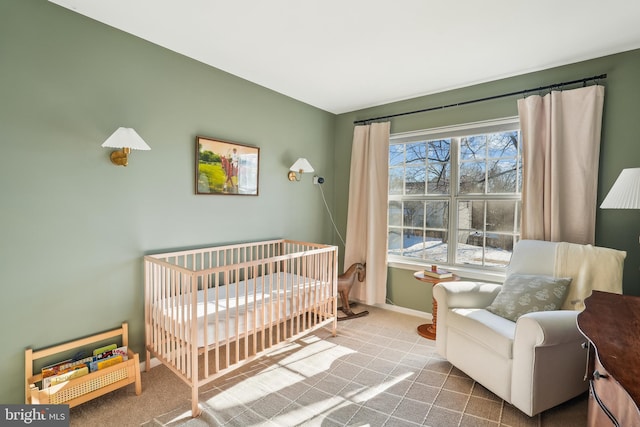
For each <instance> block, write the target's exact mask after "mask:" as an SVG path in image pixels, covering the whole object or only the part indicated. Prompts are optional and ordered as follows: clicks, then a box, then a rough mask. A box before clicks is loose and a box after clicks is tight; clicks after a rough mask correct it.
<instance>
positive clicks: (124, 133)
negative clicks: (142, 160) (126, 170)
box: [102, 127, 151, 166]
mask: <svg viewBox="0 0 640 427" xmlns="http://www.w3.org/2000/svg"><path fill="white" fill-rule="evenodd" d="M102 146H103V147H107V148H119V150H115V151H112V152H111V163H113V164H114V165H118V166H127V164H128V163H129V159H128V155H129V153H130V152H131V149H134V150H151V147H149V146H148V145H147V143H146V142H144V140H143V139H142V138H141V137H140V135H138V133H137V132H136V131H135V130H133V129H132V128H123V127H120V128H118V129H117V130H116V131H115V132H114V133H113V134H112V135H111V136H110V137H109V138H107V140H106V141H105V142H103V143H102Z"/></svg>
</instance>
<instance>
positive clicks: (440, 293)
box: [433, 281, 502, 310]
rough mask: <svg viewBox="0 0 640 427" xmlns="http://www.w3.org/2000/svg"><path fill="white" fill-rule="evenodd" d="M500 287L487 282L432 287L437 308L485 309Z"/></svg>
mask: <svg viewBox="0 0 640 427" xmlns="http://www.w3.org/2000/svg"><path fill="white" fill-rule="evenodd" d="M501 287H502V285H499V284H496V283H487V282H467V281H463V282H440V283H438V284H437V285H435V286H434V287H433V297H434V298H435V299H436V301H437V302H438V308H442V309H443V310H448V309H450V308H485V307H487V306H488V305H490V304H491V303H492V302H493V300H494V299H495V297H496V295H498V292H500V288H501Z"/></svg>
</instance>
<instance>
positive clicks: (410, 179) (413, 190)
mask: <svg viewBox="0 0 640 427" xmlns="http://www.w3.org/2000/svg"><path fill="white" fill-rule="evenodd" d="M426 178H427V168H426V166H411V167H409V166H407V168H406V169H405V183H404V184H405V192H406V193H405V194H424V189H425V180H426Z"/></svg>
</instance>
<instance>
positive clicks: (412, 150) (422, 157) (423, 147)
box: [406, 142, 427, 165]
mask: <svg viewBox="0 0 640 427" xmlns="http://www.w3.org/2000/svg"><path fill="white" fill-rule="evenodd" d="M406 153H407V159H406V163H407V164H416V163H418V164H423V165H424V164H426V163H427V143H426V142H413V143H411V144H407V145H406Z"/></svg>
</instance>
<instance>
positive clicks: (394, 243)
mask: <svg viewBox="0 0 640 427" xmlns="http://www.w3.org/2000/svg"><path fill="white" fill-rule="evenodd" d="M387 242H388V243H387V245H388V247H389V253H390V254H395V255H402V250H401V249H402V229H401V228H396V227H389V234H388V238H387Z"/></svg>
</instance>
